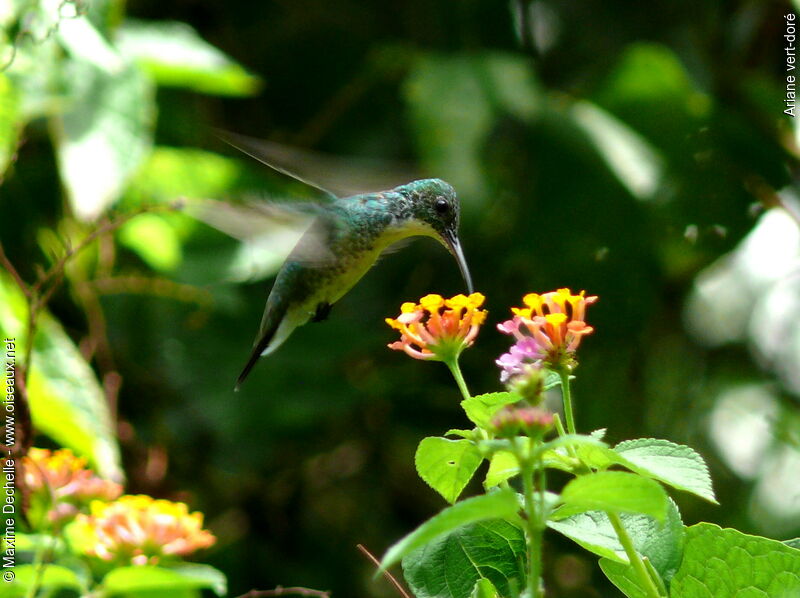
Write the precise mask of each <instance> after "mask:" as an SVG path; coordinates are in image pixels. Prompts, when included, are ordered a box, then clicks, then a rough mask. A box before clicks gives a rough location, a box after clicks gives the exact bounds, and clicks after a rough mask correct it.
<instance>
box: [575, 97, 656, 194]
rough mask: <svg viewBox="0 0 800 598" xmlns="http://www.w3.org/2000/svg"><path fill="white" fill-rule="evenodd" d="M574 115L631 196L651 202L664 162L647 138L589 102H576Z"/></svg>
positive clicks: (577, 122)
mask: <svg viewBox="0 0 800 598" xmlns="http://www.w3.org/2000/svg"><path fill="white" fill-rule="evenodd" d="M570 115H571V116H572V118H573V120H574V122H575V124H577V125H578V126H579V127H580V128H581V129H583V132H584V133H585V134H586V136H587V137H588V138H589V140H590V142H591V143H592V144H593V145H594V147H595V149H596V150H597V153H598V154H599V155H600V156H601V157H602V158H603V160H604V161H605V162H606V164H607V166H608V168H609V170H611V172H613V173H614V175H616V177H617V179H619V181H620V182H621V183H622V184H623V185H625V187H626V188H627V189H628V191H629V192H630V193H631V195H633V196H634V197H636V198H637V199H650V198H651V197H652V196H653V195H654V194H655V192H656V191H657V190H658V187H659V185H660V183H661V180H662V178H663V173H664V164H663V162H664V160H663V158H662V157H661V155H660V154H659V153H658V152H657V151H656V150H655V148H653V146H652V145H650V143H649V142H648V141H647V140H646V139H645V138H644V137H642V136H641V135H640V134H639V133H637V132H636V131H634V130H633V129H632V128H630V127H629V126H628V125H627V124H625V123H624V122H622V121H621V120H618V119H617V118H615V117H614V116H613V115H611V114H610V113H608V112H606V111H605V110H603V109H602V108H600V107H599V106H597V105H596V104H593V103H592V102H589V101H585V100H584V101H578V102H575V103H574V104H573V105H572V107H571V109H570Z"/></svg>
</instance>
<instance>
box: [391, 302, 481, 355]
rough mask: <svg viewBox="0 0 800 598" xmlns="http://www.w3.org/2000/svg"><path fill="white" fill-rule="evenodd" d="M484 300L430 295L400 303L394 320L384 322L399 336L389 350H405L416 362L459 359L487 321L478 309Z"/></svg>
mask: <svg viewBox="0 0 800 598" xmlns="http://www.w3.org/2000/svg"><path fill="white" fill-rule="evenodd" d="M484 299H485V298H484V296H483V295H481V294H480V293H472V294H471V295H469V296H467V295H456V296H455V297H451V298H450V299H444V298H442V296H441V295H433V294H432V295H425V296H424V297H422V298H421V299H420V300H419V303H418V304H417V303H410V302H409V303H403V304H402V305H401V306H400V315H399V316H397V318H386V323H387V324H389V326H391V327H392V328H394V329H395V330H398V331H400V335H401V336H400V340H399V341H396V342H394V343H391V344H390V345H389V348H390V349H396V350H398V351H405V352H406V353H407V354H408V355H410V356H411V357H413V358H415V359H424V360H434V361H448V360H451V359H456V358H458V355H459V354H460V353H461V351H463V350H464V349H465V348H467V347H469V346H470V345H471V344H472V343H473V342H474V340H475V337H476V336H477V335H478V330H479V329H480V327H481V324H483V322H484V321H485V320H486V314H487V312H486V311H485V310H482V309H480V307H481V306H482V305H483V302H484Z"/></svg>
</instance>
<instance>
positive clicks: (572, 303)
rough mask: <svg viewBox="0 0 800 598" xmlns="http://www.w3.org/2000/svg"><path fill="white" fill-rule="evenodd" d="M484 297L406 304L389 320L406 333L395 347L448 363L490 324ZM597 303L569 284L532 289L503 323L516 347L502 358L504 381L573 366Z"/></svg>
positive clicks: (431, 298)
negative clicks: (545, 290)
mask: <svg viewBox="0 0 800 598" xmlns="http://www.w3.org/2000/svg"><path fill="white" fill-rule="evenodd" d="M484 299H485V298H484V296H483V295H481V294H480V293H473V294H471V295H469V296H465V295H456V296H455V297H452V298H450V299H444V298H442V297H441V296H440V295H426V296H425V297H422V298H421V299H420V301H419V304H416V303H403V304H402V305H401V307H400V312H401V313H400V315H399V316H398V317H397V318H386V323H387V324H389V326H391V327H392V328H394V329H396V330H398V331H400V333H401V336H400V340H399V341H396V342H394V343H391V344H390V345H389V348H390V349H396V350H400V351H405V352H406V353H407V354H408V355H410V356H411V357H414V358H415V359H425V360H435V361H448V360H449V359H454V358H457V357H458V355H459V354H460V353H461V351H462V350H463V349H465V348H466V347H469V346H470V345H471V344H472V343H473V342H474V340H475V337H476V336H477V335H478V331H479V329H480V326H481V325H482V324H483V323H484V322H485V320H486V315H487V312H486V311H485V310H482V309H480V307H481V306H482V305H483V302H484ZM595 301H597V297H596V296H590V297H587V296H586V294H585V291H581V292H580V293H578V294H577V295H573V294H572V291H571V290H570V289H568V288H562V289H558V290H557V291H551V292H549V293H544V294H541V295H539V294H537V293H528V294H527V295H525V296H524V297H523V298H522V302H523V304H524V307H513V308H511V311H512V313H513V314H514V317H513V318H511V319H510V320H506V321H505V322H502V323H501V324H498V326H497V328H498V330H499V331H500V332H502V333H504V334H508V335H510V336H513V337H514V339H515V343H514V345H513V346H512V347H511V348H510V350H509V351H508V352H507V353H504V354H503V355H501V356H500V358H499V359H497V361H496V363H497V365H498V366H500V368H501V370H502V371H501V374H500V380H501V381H502V382H504V383H511V382H512V381H513V379H514V378H516V377H520V376H528V375H530V374H531V372H532V369H537V370H538V369H539V368H541V367H544V366H546V367H548V368H550V369H552V370H558V369H562V368H566V369H568V370H569V369H572V368H573V367H574V366H575V352H576V350H577V349H578V345H579V344H580V342H581V339H582V338H583V337H584V336H585V335H587V334H590V333H591V332H592V331H593V330H594V329H593V328H592V327H591V326H589V325H588V324H586V322H585V321H584V318H585V316H586V307H587V306H588V305H591V304H592V303H594V302H595Z"/></svg>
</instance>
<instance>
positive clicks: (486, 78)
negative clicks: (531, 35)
mask: <svg viewBox="0 0 800 598" xmlns="http://www.w3.org/2000/svg"><path fill="white" fill-rule="evenodd" d="M405 95H406V101H407V102H408V105H409V108H410V112H411V117H412V121H413V123H414V125H415V126H414V130H415V131H416V136H417V146H418V148H419V152H420V153H421V155H422V158H423V160H424V161H425V164H426V166H427V167H428V169H430V170H432V171H434V172H440V173H442V175H441V176H443V177H444V178H445V179H447V180H448V181H450V182H451V183H452V184H453V185H455V187H456V188H457V189H459V190H460V191H461V192H462V193H465V194H467V195H469V196H471V197H475V198H480V197H481V194H482V192H483V191H484V190H485V187H486V181H485V179H484V176H483V167H482V166H483V164H482V162H481V159H480V153H481V151H482V150H483V149H484V145H485V143H486V139H487V136H488V135H489V133H490V132H491V130H492V125H493V123H494V120H495V114H496V113H498V112H499V113H504V114H512V115H513V116H515V117H516V118H517V119H519V120H530V119H531V118H532V117H533V116H534V115H535V114H536V112H537V109H538V105H539V101H540V98H541V92H540V91H539V87H538V85H537V83H536V81H535V80H534V79H533V77H532V76H531V70H530V68H528V67H527V65H526V64H525V60H524V59H522V57H520V56H515V55H511V54H501V53H482V54H478V53H474V54H470V55H468V56H458V55H443V54H441V55H437V54H428V55H424V56H421V57H420V58H419V59H418V60H417V61H416V63H415V64H414V66H413V68H412V69H411V72H410V74H409V76H408V78H407V79H406V86H405ZM466 97H468V98H470V102H469V109H468V110H464V108H463V106H464V104H463V98H466Z"/></svg>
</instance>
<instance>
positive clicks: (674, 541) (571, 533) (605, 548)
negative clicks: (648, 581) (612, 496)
mask: <svg viewBox="0 0 800 598" xmlns="http://www.w3.org/2000/svg"><path fill="white" fill-rule="evenodd" d="M620 519H621V520H622V524H623V526H624V527H625V530H626V531H627V532H628V535H629V536H630V537H631V540H632V541H633V545H634V548H636V551H637V552H639V554H641V555H642V556H645V557H647V558H648V559H649V560H650V562H651V563H652V565H653V567H654V568H655V569H656V571H658V573H659V575H661V577H662V579H664V580H665V581H667V582H668V581H669V580H670V579H671V578H672V576H673V575H674V574H675V571H676V570H677V569H678V566H679V565H680V562H681V557H682V554H683V535H684V534H683V523H682V522H681V515H680V512H679V511H678V507H677V505H676V504H675V503H674V502H673V501H672V500H670V501H669V507H668V509H667V516H666V518H665V520H664V521H663V522H662V523H659V522H657V521H656V520H655V519H653V518H652V517H648V516H646V515H639V514H633V513H621V514H620ZM547 525H548V527H550V528H551V529H554V530H556V531H558V532H559V533H561V534H564V535H565V536H567V537H568V538H570V539H571V540H573V541H574V542H576V543H578V544H580V545H581V546H582V547H583V548H585V549H586V550H588V551H590V552H593V553H594V554H596V555H598V556H601V557H604V558H605V559H607V560H612V561H614V562H616V563H619V564H622V565H624V566H626V567H627V565H628V557H627V555H626V554H625V550H624V549H623V548H622V545H621V544H620V542H619V539H618V538H617V534H616V532H615V531H614V528H613V527H612V525H611V522H610V521H609V520H608V516H607V515H606V514H605V513H603V512H600V511H588V512H586V513H581V514H579V515H573V516H571V517H568V518H565V519H562V518H560V517H559V513H558V511H556V512H555V513H554V514H553V515H552V519H551V520H550V521H548V522H547ZM612 581H615V580H614V579H612Z"/></svg>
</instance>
